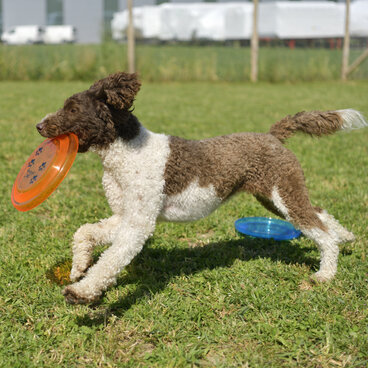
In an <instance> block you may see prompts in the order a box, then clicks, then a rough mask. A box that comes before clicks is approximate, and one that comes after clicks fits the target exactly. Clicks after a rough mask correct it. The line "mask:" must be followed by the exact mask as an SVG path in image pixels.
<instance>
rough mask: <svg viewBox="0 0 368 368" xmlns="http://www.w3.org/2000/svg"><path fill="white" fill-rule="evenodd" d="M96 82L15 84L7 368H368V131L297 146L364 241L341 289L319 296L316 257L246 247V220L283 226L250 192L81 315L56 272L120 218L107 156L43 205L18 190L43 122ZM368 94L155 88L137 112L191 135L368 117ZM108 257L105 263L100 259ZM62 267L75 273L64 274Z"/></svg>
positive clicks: (0, 327) (10, 96)
mask: <svg viewBox="0 0 368 368" xmlns="http://www.w3.org/2000/svg"><path fill="white" fill-rule="evenodd" d="M88 85H89V83H83V82H39V83H34V82H1V83H0V111H1V114H0V128H1V135H0V173H1V182H0V195H1V211H0V249H1V253H0V366H1V367H11V368H16V367H38V368H40V367H189V366H194V367H199V366H200V367H215V366H216V367H236V366H241V367H366V366H367V365H368V328H367V326H368V309H367V300H368V291H367V280H368V266H367V259H366V252H367V251H366V248H367V236H368V231H367V226H368V217H367V205H368V192H367V177H368V148H367V140H368V129H366V130H360V131H355V132H351V133H349V134H336V135H334V136H331V137H326V138H323V139H320V140H317V139H312V138H310V137H307V136H302V135H300V136H296V137H294V138H293V139H291V140H290V143H289V144H288V146H289V147H290V148H291V149H292V150H293V151H294V152H295V153H296V155H297V156H298V158H299V159H300V161H301V164H302V166H303V168H304V170H305V173H306V178H307V184H308V187H309V189H310V195H311V198H312V201H313V203H314V204H315V205H319V206H321V207H324V208H326V209H328V211H329V212H330V213H332V214H333V215H335V216H336V217H337V218H338V219H339V220H340V221H341V223H342V224H344V225H345V226H346V227H348V228H349V229H351V230H352V231H353V232H354V233H355V234H356V236H357V240H356V241H355V242H354V243H352V244H347V245H344V246H342V247H341V255H340V263H339V271H338V274H337V277H336V279H335V280H334V281H332V282H331V283H330V284H326V285H313V284H312V283H311V282H310V279H309V277H310V275H311V274H312V273H313V272H314V271H315V270H316V269H317V268H318V262H319V255H318V251H317V250H316V248H315V246H314V244H313V243H312V242H311V241H309V240H307V239H305V238H300V239H297V240H293V241H291V242H280V243H278V242H274V241H267V240H255V239H250V238H249V239H248V238H247V239H245V238H242V237H241V236H239V235H237V234H236V233H235V231H234V227H233V222H234V220H236V219H237V218H239V217H243V216H254V215H256V216H263V215H268V213H267V212H266V211H265V210H264V209H263V208H262V207H260V206H259V205H258V203H257V202H256V201H255V200H254V199H253V198H252V197H251V196H248V195H245V194H244V195H240V196H238V197H236V198H235V199H233V200H232V201H230V202H228V203H227V204H225V205H224V206H223V207H221V208H220V209H219V210H218V211H216V212H215V213H214V214H212V215H211V216H210V217H208V218H205V219H203V220H201V221H198V222H195V223H190V224H170V223H163V224H159V225H158V226H157V230H156V232H155V234H154V236H153V238H152V239H151V240H150V241H149V242H148V244H147V245H146V246H145V248H144V250H143V251H142V253H141V254H140V255H139V256H138V257H137V258H136V259H135V260H134V261H133V263H132V264H131V265H130V266H129V267H128V268H127V269H126V270H124V271H123V272H122V274H121V275H120V277H119V279H118V284H117V286H116V287H113V288H111V289H110V290H109V291H108V292H107V293H106V294H105V296H104V297H103V299H102V301H101V303H100V304H99V305H97V306H95V307H89V306H71V305H68V304H66V303H65V301H64V298H63V296H62V295H61V288H62V286H60V285H59V284H58V283H57V282H55V281H56V280H55V277H54V275H55V273H56V272H57V271H58V270H62V269H63V268H68V267H70V260H71V239H72V235H73V233H74V232H75V231H76V230H77V229H78V227H79V226H80V225H82V224H83V223H85V222H93V221H97V220H98V219H100V218H103V217H106V216H108V215H109V214H110V210H109V208H108V206H107V204H106V201H105V198H104V195H103V190H102V187H101V184H100V182H101V174H102V169H101V165H100V162H99V160H98V158H97V157H96V156H94V155H93V154H90V153H87V154H83V155H78V156H77V159H76V162H75V163H74V165H73V167H72V169H71V171H70V173H69V174H68V176H67V177H66V179H65V180H64V182H63V183H62V184H61V186H60V187H59V188H58V189H57V191H56V192H55V193H54V194H53V195H52V196H51V197H50V198H49V199H48V200H47V201H46V202H44V203H43V204H42V205H40V206H39V207H37V208H35V209H34V210H32V211H30V212H27V213H20V212H17V211H16V210H15V209H14V208H13V207H12V205H11V203H10V192H11V187H12V184H13V182H14V179H15V177H16V175H17V173H18V170H19V169H20V167H21V165H22V164H23V163H24V161H25V160H26V158H27V157H28V155H29V154H30V153H31V152H32V151H33V149H34V148H35V147H36V146H37V144H39V143H40V142H41V141H42V138H41V137H40V136H39V135H38V134H37V132H36V129H35V124H36V122H38V121H39V120H40V119H41V118H42V117H43V116H44V115H45V114H46V113H48V112H50V111H53V110H56V109H57V108H58V107H59V106H61V104H62V102H63V100H64V98H65V97H67V96H69V95H70V94H72V93H74V92H76V91H79V90H81V89H84V88H86V87H88ZM367 95H368V83H366V82H351V83H348V84H340V83H335V82H329V83H320V82H319V83H306V84H295V85H290V84H278V85H276V84H266V83H264V84H263V83H260V84H257V85H249V84H240V83H238V84H226V83H212V84H211V83H204V82H203V83H182V84H179V83H170V84H158V83H144V84H143V88H142V91H141V92H140V94H139V96H138V99H137V101H136V109H135V113H136V115H137V116H138V117H139V118H140V119H141V121H142V122H144V124H145V125H146V127H147V128H149V129H151V130H154V131H158V132H165V133H168V134H177V135H182V136H185V137H187V138H204V137H209V136H213V135H220V134H226V133H230V132H235V131H259V132H265V131H267V130H268V128H269V126H270V125H271V123H272V122H274V121H276V120H277V119H280V118H281V117H283V116H284V115H286V114H290V113H295V112H297V111H300V110H310V109H336V108H339V109H341V108H348V107H352V108H356V109H359V110H361V111H362V112H363V113H365V114H366V116H368V106H367V102H366V96H367ZM100 251H101V249H99V250H98V252H97V253H96V256H97V255H98V254H99V252H100ZM58 267H59V268H58Z"/></svg>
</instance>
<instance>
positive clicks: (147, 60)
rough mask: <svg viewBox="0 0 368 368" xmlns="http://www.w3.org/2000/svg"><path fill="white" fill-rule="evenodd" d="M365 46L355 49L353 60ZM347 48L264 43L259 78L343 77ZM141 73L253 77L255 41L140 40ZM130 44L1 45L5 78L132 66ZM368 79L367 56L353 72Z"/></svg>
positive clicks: (0, 69) (93, 74) (70, 76)
mask: <svg viewBox="0 0 368 368" xmlns="http://www.w3.org/2000/svg"><path fill="white" fill-rule="evenodd" d="M361 52H362V50H354V49H352V50H351V61H353V60H355V59H356V57H357V56H358V55H360V54H361ZM341 55H342V53H341V50H327V49H294V50H291V49H288V48H285V47H284V48H280V47H279V48H277V47H275V48H270V47H261V48H260V55H259V79H260V80H261V81H267V82H272V83H274V82H293V83H294V82H300V81H322V80H325V81H331V80H339V79H340V70H341ZM136 64H137V70H139V72H140V75H141V76H142V77H143V78H144V79H145V80H149V81H152V82H161V81H186V82H187V81H237V82H239V81H248V80H249V76H250V50H249V47H230V46H228V47H226V46H219V45H218V46H206V47H199V46H194V45H192V46H186V45H161V46H151V45H138V46H137V49H136ZM126 69H127V65H126V46H125V45H121V44H116V43H104V44H101V45H57V46H52V45H36V46H35V45H31V46H5V45H0V80H87V81H89V80H91V79H98V78H100V77H103V76H105V75H106V74H108V73H112V72H115V71H117V70H126ZM350 78H352V79H368V62H367V61H365V62H364V63H363V64H362V65H361V66H360V67H359V69H357V70H356V71H355V72H354V73H353V74H352V75H351V76H350Z"/></svg>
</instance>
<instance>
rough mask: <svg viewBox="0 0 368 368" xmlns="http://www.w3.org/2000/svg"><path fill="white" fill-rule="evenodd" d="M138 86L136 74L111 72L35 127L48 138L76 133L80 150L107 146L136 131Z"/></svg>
mask: <svg viewBox="0 0 368 368" xmlns="http://www.w3.org/2000/svg"><path fill="white" fill-rule="evenodd" d="M140 85H141V84H140V82H139V81H138V79H137V75H136V74H128V73H116V74H112V75H110V76H108V77H106V78H104V79H101V80H99V81H97V82H96V83H94V84H93V85H92V86H91V87H90V88H89V89H88V90H86V91H83V92H80V93H77V94H75V95H73V96H71V97H69V98H68V99H67V100H66V101H65V103H64V107H62V108H61V109H60V110H58V111H57V112H55V113H53V114H48V115H47V116H45V118H43V120H42V121H41V122H40V123H38V124H37V126H36V127H37V130H38V131H39V133H40V134H41V135H42V136H44V137H47V138H52V137H56V136H58V135H60V134H64V133H67V132H72V133H75V134H76V135H77V136H78V139H79V152H86V151H87V150H88V149H89V147H91V146H96V147H106V146H107V145H108V144H109V143H111V142H113V141H114V140H115V139H116V138H117V137H118V136H120V137H122V138H123V139H131V138H133V137H134V136H136V135H137V134H138V131H139V123H138V121H137V119H136V118H135V117H134V116H133V115H132V114H131V108H132V105H133V102H134V98H135V95H136V94H137V92H138V91H139V88H140Z"/></svg>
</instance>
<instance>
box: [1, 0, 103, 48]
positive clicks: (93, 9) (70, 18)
mask: <svg viewBox="0 0 368 368" xmlns="http://www.w3.org/2000/svg"><path fill="white" fill-rule="evenodd" d="M8 1H13V0H8ZM33 1H34V0H32V2H33ZM103 11H104V8H103V0H93V1H91V0H64V9H63V12H64V13H63V17H64V24H69V25H72V26H75V27H76V28H77V42H79V43H98V42H100V41H101V40H102V30H103Z"/></svg>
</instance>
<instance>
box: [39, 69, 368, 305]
mask: <svg viewBox="0 0 368 368" xmlns="http://www.w3.org/2000/svg"><path fill="white" fill-rule="evenodd" d="M139 88H140V82H139V81H138V80H137V76H136V75H135V74H127V73H116V74H113V75H110V76H108V77H107V78H104V79H102V80H99V81H97V82H96V83H94V84H93V85H92V86H91V87H90V88H89V89H88V90H86V91H84V92H81V93H77V94H75V95H73V96H72V97H70V98H68V99H67V100H66V101H65V104H64V107H63V108H61V109H60V110H59V111H57V112H55V113H53V114H49V115H47V116H46V117H45V118H44V119H43V120H42V121H41V122H40V123H39V124H37V129H38V131H39V133H40V134H41V135H43V136H45V137H54V136H57V135H60V134H63V133H66V132H73V133H75V134H76V135H77V136H78V138H79V142H80V146H79V151H80V152H86V151H93V152H96V153H97V154H98V155H99V156H100V157H101V160H102V164H103V168H104V174H103V179H102V181H103V187H104V189H105V192H106V197H107V200H108V202H109V205H110V207H111V209H112V212H113V215H112V216H111V217H110V218H107V219H104V220H101V221H100V222H99V223H96V224H85V225H83V226H82V227H81V228H80V229H79V230H78V231H77V232H76V233H75V235H74V245H73V266H72V270H71V275H70V278H71V280H72V281H73V282H74V283H73V284H71V285H69V286H67V287H66V288H65V289H64V291H63V294H64V295H65V297H66V300H67V301H68V302H70V303H89V302H93V301H95V300H97V299H98V298H99V297H100V296H101V294H102V292H103V291H104V290H106V289H107V288H108V287H109V286H110V285H112V284H114V283H115V281H116V277H117V275H118V274H119V272H120V271H121V270H122V269H123V268H124V267H125V266H127V265H128V264H129V263H130V262H131V260H132V259H133V257H134V256H136V255H137V254H138V253H139V252H140V251H141V249H142V247H143V245H144V243H145V241H146V240H147V239H148V238H149V237H150V236H151V235H152V233H153V231H154V229H155V225H156V222H157V220H163V221H192V220H197V219H200V218H202V217H204V216H207V215H209V214H210V213H211V212H212V211H214V210H215V209H216V208H217V207H218V206H219V205H220V204H221V203H223V202H224V201H226V200H227V199H228V198H230V197H231V196H233V195H234V194H236V193H237V192H241V191H246V192H248V193H250V194H252V195H254V196H255V198H257V200H258V201H259V202H260V203H262V204H263V205H264V206H265V207H266V208H267V209H269V210H270V211H272V212H274V213H275V214H277V215H279V216H281V217H283V218H285V219H287V220H289V221H291V222H292V223H293V224H294V225H295V226H296V227H297V228H299V229H300V230H301V231H302V233H303V234H304V235H305V236H307V237H308V238H310V239H312V240H314V241H315V243H316V244H317V246H318V248H319V250H320V253H321V263H320V269H319V271H318V272H317V273H316V274H315V275H314V278H315V279H316V280H318V281H326V280H330V279H332V278H333V277H334V275H335V273H336V270H337V258H338V253H339V248H338V244H339V243H341V242H345V241H351V240H353V239H354V235H353V234H352V233H350V232H349V231H348V230H346V229H345V228H343V227H342V226H341V225H340V224H339V223H338V222H337V220H335V219H334V218H333V216H331V215H329V214H328V213H327V212H326V211H324V210H322V209H320V208H317V207H313V206H312V205H311V203H310V201H309V198H308V192H307V189H306V186H305V182H304V176H303V171H302V169H301V167H300V165H299V163H298V161H297V159H296V157H295V156H294V154H293V153H292V152H291V151H289V150H288V149H287V148H285V147H284V146H283V145H282V143H283V142H284V141H285V140H286V139H287V138H289V137H290V136H292V135H293V134H294V133H296V132H298V131H299V132H304V133H308V134H311V135H316V136H321V135H325V134H332V133H334V132H336V131H338V130H343V129H356V128H362V127H365V126H367V122H366V121H365V120H364V118H363V116H362V115H361V114H360V113H359V112H357V111H355V110H339V111H328V112H320V111H313V112H301V113H298V114H296V115H294V116H287V117H285V118H284V119H282V120H280V121H279V122H277V123H276V124H274V125H273V126H272V127H271V129H270V132H269V133H266V134H260V133H236V134H231V135H227V136H222V137H215V138H211V139H205V140H201V141H193V140H186V139H183V138H178V137H173V136H167V135H163V134H156V133H152V132H150V131H148V130H147V129H145V128H144V127H143V126H142V125H141V124H140V122H139V121H138V119H137V118H136V117H135V116H134V115H133V114H132V112H131V107H132V104H133V101H134V98H135V95H136V94H137V92H138V90H139ZM107 243H111V244H112V245H111V246H110V247H109V248H108V249H107V250H106V251H105V252H104V253H103V254H102V255H101V257H100V259H99V260H98V262H97V263H96V264H95V265H93V266H91V264H92V251H93V248H94V247H95V246H96V245H98V244H107ZM78 280H79V281H78Z"/></svg>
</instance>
